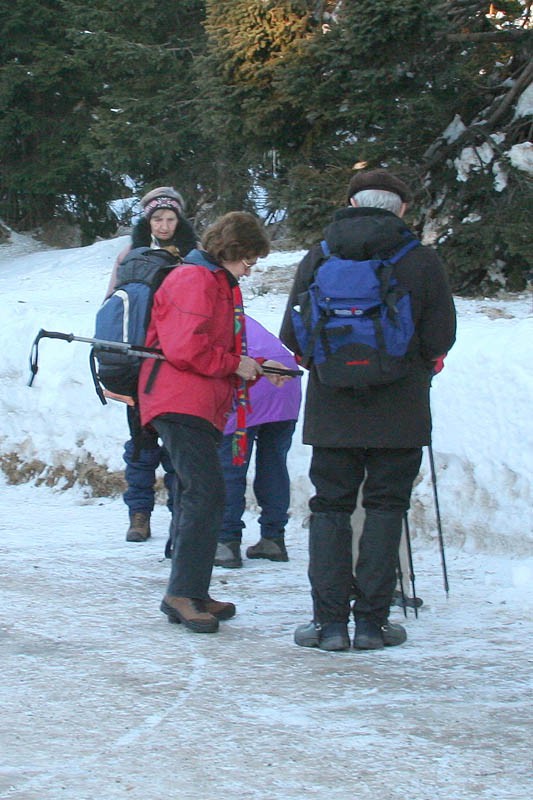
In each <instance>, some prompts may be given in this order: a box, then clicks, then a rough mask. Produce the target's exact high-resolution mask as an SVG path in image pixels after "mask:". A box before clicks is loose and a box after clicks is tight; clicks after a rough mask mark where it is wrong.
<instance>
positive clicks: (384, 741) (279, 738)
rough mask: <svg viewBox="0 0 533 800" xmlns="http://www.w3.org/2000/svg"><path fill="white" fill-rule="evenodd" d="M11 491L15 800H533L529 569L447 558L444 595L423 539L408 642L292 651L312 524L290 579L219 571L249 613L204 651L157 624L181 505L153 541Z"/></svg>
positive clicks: (6, 655)
mask: <svg viewBox="0 0 533 800" xmlns="http://www.w3.org/2000/svg"><path fill="white" fill-rule="evenodd" d="M1 491H2V500H1V501H0V563H1V567H0V569H1V601H0V620H1V627H0V659H1V662H0V663H1V665H2V681H1V684H0V707H1V709H2V711H1V714H2V732H1V734H0V752H1V756H0V765H1V766H0V798H2V800H59V798H61V799H62V800H122V799H123V798H128V799H129V800H218V798H228V800H235V799H237V798H238V800H278V799H279V800H282V799H283V800H300V799H301V800H303V798H320V800H337V798H338V800H341V799H342V800H348V798H358V800H376V799H377V798H379V800H396V799H398V800H400V799H401V800H470V798H472V800H486V799H488V798H491V800H492V799H494V800H519V799H521V798H528V799H529V798H530V797H531V796H532V794H533V785H532V783H531V705H530V703H531V683H530V682H529V681H528V678H529V676H530V673H529V672H528V658H529V657H530V650H531V641H532V634H533V628H532V625H531V622H530V621H529V620H530V614H529V613H528V611H530V610H531V587H528V586H527V585H526V583H527V578H528V576H529V575H531V568H532V567H531V561H526V560H514V561H512V560H510V559H508V558H504V557H500V558H496V557H494V558H490V557H487V556H476V555H474V554H465V553H464V552H458V551H454V550H452V549H449V551H448V568H449V575H450V585H451V594H450V599H449V600H448V601H446V599H445V595H444V592H443V589H442V577H441V573H440V562H439V556H438V552H437V550H436V548H435V549H433V548H431V549H428V547H427V546H426V545H424V546H423V547H422V546H420V548H421V549H419V548H418V547H417V546H416V544H415V566H416V569H417V578H418V580H417V586H418V590H419V594H420V595H421V596H422V597H423V598H424V601H425V604H424V607H423V609H421V612H420V618H419V620H418V621H417V620H415V619H414V617H409V619H408V622H407V625H408V632H409V641H408V643H407V644H406V645H405V646H403V647H400V648H395V649H391V650H387V651H386V652H383V653H368V654H364V653H356V652H354V651H352V652H349V653H340V654H330V653H323V652H319V651H309V650H304V649H300V648H298V647H296V646H295V645H293V643H292V633H293V629H294V626H295V624H298V623H300V622H305V621H307V620H308V619H309V595H308V586H307V578H306V531H304V530H303V529H302V528H301V527H300V526H299V525H297V524H296V522H294V523H292V524H291V527H290V528H289V531H288V537H287V541H288V547H289V553H290V556H291V561H290V562H289V563H288V564H270V563H264V564H263V563H261V562H247V563H246V564H245V567H244V568H243V569H242V570H221V569H216V570H215V573H214V578H213V584H212V594H213V595H214V596H215V597H217V598H220V599H225V598H227V599H231V600H234V601H235V602H236V603H237V605H238V615H237V616H236V618H235V619H234V620H232V621H230V622H226V623H223V624H222V625H221V630H220V632H219V633H218V634H217V635H213V636H208V635H204V636H199V635H195V634H192V633H190V632H188V631H186V630H184V629H182V628H181V626H170V625H168V623H167V622H166V619H165V618H164V617H163V615H162V614H161V613H160V612H159V611H158V603H159V600H160V597H161V595H162V592H163V590H164V586H165V580H166V576H167V574H168V562H166V561H165V560H164V559H163V558H162V552H163V546H164V541H165V538H166V530H167V527H168V512H167V511H166V509H165V508H163V507H158V508H157V509H156V512H155V514H154V518H153V528H154V534H155V535H154V538H153V539H152V540H151V541H150V542H148V543H146V544H143V545H134V544H126V542H125V541H124V530H125V522H126V514H125V509H124V506H123V505H122V503H121V501H117V500H114V501H107V500H105V501H103V502H102V501H83V500H82V499H80V497H79V496H78V495H76V493H75V492H66V493H64V494H59V493H52V492H50V491H49V490H47V489H35V488H31V487H29V486H21V487H7V486H2V487H1ZM245 534H246V543H247V544H249V543H252V542H253V541H255V539H256V537H257V528H256V525H255V523H254V522H253V521H252V518H251V517H250V524H249V526H248V529H247V531H246V532H245ZM394 618H395V619H398V620H400V619H401V614H400V612H399V611H397V612H395V614H394Z"/></svg>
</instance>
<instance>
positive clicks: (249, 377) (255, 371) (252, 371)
mask: <svg viewBox="0 0 533 800" xmlns="http://www.w3.org/2000/svg"><path fill="white" fill-rule="evenodd" d="M235 372H236V373H237V375H238V376H239V378H244V380H245V381H254V380H255V379H256V378H260V377H261V367H260V365H259V364H258V363H257V361H256V360H255V359H253V358H250V356H241V360H240V361H239V366H238V367H237V369H236V370H235Z"/></svg>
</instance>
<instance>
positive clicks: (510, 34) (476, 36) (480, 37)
mask: <svg viewBox="0 0 533 800" xmlns="http://www.w3.org/2000/svg"><path fill="white" fill-rule="evenodd" d="M527 37H529V38H531V37H533V31H529V30H527V31H526V30H523V29H522V28H510V29H506V30H504V31H485V32H484V33H448V34H447V35H446V39H447V40H448V41H449V42H523V41H524V40H525V39H526V38H527Z"/></svg>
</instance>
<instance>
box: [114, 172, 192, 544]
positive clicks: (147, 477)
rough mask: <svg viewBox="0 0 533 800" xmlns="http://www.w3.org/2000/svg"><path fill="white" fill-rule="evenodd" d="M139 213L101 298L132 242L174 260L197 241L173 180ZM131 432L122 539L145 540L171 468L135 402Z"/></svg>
mask: <svg viewBox="0 0 533 800" xmlns="http://www.w3.org/2000/svg"><path fill="white" fill-rule="evenodd" d="M140 206H141V208H142V214H141V216H140V218H139V219H138V221H137V222H136V223H135V225H134V227H133V230H132V234H131V242H130V243H129V244H128V246H127V247H126V248H124V249H123V250H122V251H121V252H120V253H119V255H118V257H117V259H116V261H115V265H114V267H113V272H112V274H111V278H110V280H109V285H108V287H107V292H106V298H107V297H109V296H110V295H111V294H112V292H113V291H114V289H115V285H116V281H117V270H118V267H119V265H120V264H121V263H122V261H123V259H124V258H125V256H126V255H127V254H128V253H129V252H130V250H133V249H135V248H137V247H150V248H153V249H165V250H169V251H170V252H171V253H172V254H173V255H175V256H176V261H181V260H183V257H184V256H185V255H187V253H188V252H189V251H190V250H192V249H193V248H194V247H196V235H195V233H194V230H193V227H192V225H191V224H190V222H189V221H188V220H187V219H186V217H185V201H184V199H183V197H182V195H181V194H180V192H178V191H177V190H176V189H174V187H173V186H158V187H157V188H155V189H152V190H151V191H150V192H148V193H147V194H145V195H144V197H142V198H141V200H140ZM127 420H128V428H129V432H130V438H129V439H128V440H127V441H126V442H125V444H124V454H123V458H124V462H125V464H126V469H125V473H124V477H125V479H126V484H127V487H126V491H125V492H124V494H123V498H124V502H125V504H126V506H127V507H128V512H129V526H128V529H127V531H126V541H127V542H145V541H147V539H149V538H150V536H151V534H152V531H151V526H150V518H151V514H152V511H153V508H154V503H155V483H156V471H157V469H158V467H159V465H161V466H162V467H163V470H164V484H165V488H166V490H167V506H168V509H169V511H170V513H172V507H173V503H174V469H173V467H172V462H171V460H170V457H169V455H168V453H167V452H166V450H165V448H164V447H162V446H161V445H160V444H159V438H158V436H157V434H156V433H155V432H154V431H153V430H143V429H142V428H141V424H140V420H139V411H138V408H137V406H127Z"/></svg>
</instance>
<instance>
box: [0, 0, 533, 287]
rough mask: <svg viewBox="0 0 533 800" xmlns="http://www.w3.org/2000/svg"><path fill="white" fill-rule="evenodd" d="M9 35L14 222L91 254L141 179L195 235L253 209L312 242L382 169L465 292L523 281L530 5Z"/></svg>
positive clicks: (517, 0) (70, 0) (214, 18)
mask: <svg viewBox="0 0 533 800" xmlns="http://www.w3.org/2000/svg"><path fill="white" fill-rule="evenodd" d="M0 26H1V30H2V36H1V37H0V163H1V166H0V218H2V219H3V220H4V221H5V222H6V223H7V224H9V225H11V226H14V227H18V228H31V227H34V226H35V225H37V224H39V223H42V222H44V221H46V220H49V219H51V218H54V217H57V216H60V217H65V216H66V217H68V218H70V219H73V220H75V221H76V222H77V223H78V224H79V225H80V226H81V228H82V231H83V236H84V241H86V242H89V241H92V240H93V239H94V237H95V236H96V235H108V234H109V233H111V232H112V231H113V230H114V228H115V226H116V220H115V219H114V218H113V217H112V215H111V214H110V212H109V202H110V201H111V200H112V199H116V198H118V197H120V196H128V195H129V194H130V193H131V189H129V188H127V187H126V183H127V186H131V185H134V186H136V187H137V191H138V192H139V193H140V192H142V191H144V190H146V189H148V188H151V187H153V186H155V185H157V184H161V183H171V184H174V185H176V186H177V187H179V189H180V190H181V191H182V192H183V193H184V195H185V197H186V200H187V202H188V207H189V211H190V213H191V215H195V217H196V222H197V224H198V227H199V228H200V229H201V227H202V226H203V224H205V223H206V222H208V221H209V220H210V219H211V218H212V217H213V216H215V215H217V214H219V213H222V212H225V211H228V210H232V209H237V208H243V209H255V210H259V211H260V212H261V213H263V214H265V216H266V217H267V219H271V218H273V217H274V216H275V217H276V218H277V219H279V218H280V217H281V215H284V216H285V223H284V226H285V228H284V230H285V231H286V232H288V233H289V234H290V235H291V236H292V239H293V241H295V243H296V244H297V245H298V246H304V245H306V244H308V243H310V242H311V241H315V240H316V239H317V238H319V237H320V235H321V230H322V228H323V226H324V225H325V224H327V222H328V221H329V218H330V214H331V212H332V211H333V210H334V209H335V208H337V207H338V206H339V204H342V203H343V202H344V188H345V186H346V184H347V181H348V180H349V177H350V175H352V174H353V170H354V169H360V168H363V167H366V166H367V167H380V166H381V167H389V168H392V169H394V170H396V171H397V172H399V173H400V174H401V175H403V176H404V177H405V178H406V179H407V180H408V181H409V182H410V183H411V185H412V186H413V187H414V189H415V192H416V197H415V203H414V204H413V210H412V212H411V217H410V219H409V222H410V223H411V224H412V225H414V226H415V227H416V228H417V230H418V232H419V234H420V235H422V236H423V237H424V238H425V239H426V240H427V241H429V242H431V243H433V244H434V245H435V246H436V247H437V248H438V249H439V250H440V251H441V253H442V255H443V256H444V258H445V260H446V263H447V264H448V266H449V269H450V273H451V277H452V283H453V286H454V289H455V290H456V291H461V292H465V293H468V292H475V291H479V290H483V291H492V290H494V289H496V288H499V287H504V288H513V289H520V288H523V287H524V286H525V282H526V279H527V276H528V272H529V271H530V270H531V266H530V263H529V260H530V253H529V250H530V244H529V238H528V233H527V232H528V230H529V226H530V219H531V211H532V210H533V209H532V204H533V201H532V194H531V175H532V173H533V164H532V163H531V161H532V157H531V148H532V145H531V139H532V114H531V111H532V106H533V98H532V89H531V86H532V78H533V71H532V70H533V67H532V66H531V64H532V60H531V40H532V35H533V31H532V30H531V28H532V3H531V2H526V0H499V1H498V2H489V1H488V0H435V2H432V3H420V2H419V1H418V0H403V2H402V3H391V2H390V0H278V2H274V0H180V2H176V0H159V2H158V3H153V2H150V0H136V2H135V3H131V2H129V0H93V2H91V3H84V2H82V0H43V2H39V3H36V2H35V0H18V2H16V3H11V4H4V5H3V6H2V8H1V9H0ZM126 176H127V180H126Z"/></svg>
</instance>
